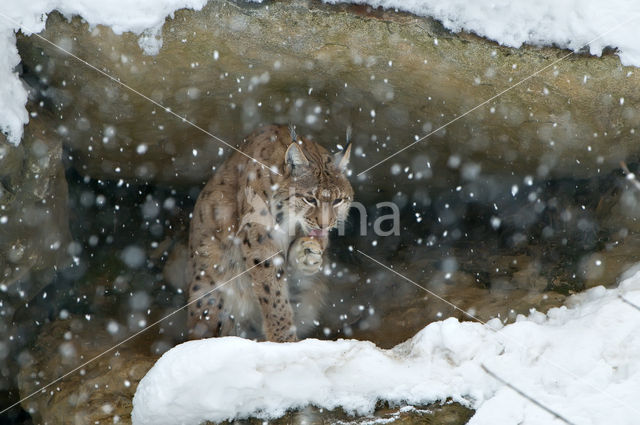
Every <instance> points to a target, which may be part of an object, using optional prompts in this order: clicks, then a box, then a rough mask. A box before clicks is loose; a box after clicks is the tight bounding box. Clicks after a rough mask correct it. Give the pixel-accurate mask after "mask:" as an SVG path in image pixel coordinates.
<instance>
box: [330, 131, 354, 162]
mask: <svg viewBox="0 0 640 425" xmlns="http://www.w3.org/2000/svg"><path fill="white" fill-rule="evenodd" d="M350 156H351V126H349V127H347V141H346V144H345V147H344V149H342V151H341V152H338V153H336V154H334V155H333V163H334V164H335V165H336V167H338V169H340V171H344V170H346V169H347V166H348V165H349V157H350Z"/></svg>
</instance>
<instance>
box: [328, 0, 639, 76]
mask: <svg viewBox="0 0 640 425" xmlns="http://www.w3.org/2000/svg"><path fill="white" fill-rule="evenodd" d="M323 1H324V2H325V3H342V2H343V1H342V0H323ZM351 3H358V4H369V5H371V6H373V7H383V8H385V9H397V10H402V11H406V12H410V13H414V14H416V15H420V16H430V17H432V18H435V19H437V20H439V21H441V22H442V24H443V25H444V26H445V28H447V29H449V30H451V31H454V32H458V31H462V30H465V31H468V32H473V33H476V34H478V35H480V36H482V37H486V38H488V39H490V40H494V41H496V42H498V43H500V44H503V45H505V46H510V47H516V48H518V47H520V46H522V44H524V43H528V44H533V45H537V46H551V45H555V46H558V47H561V48H568V49H571V50H576V51H577V50H580V49H582V47H583V46H585V45H586V44H587V43H589V51H590V53H591V54H592V55H597V56H599V55H600V54H602V50H603V49H604V48H605V47H612V48H615V49H617V50H618V55H619V56H620V60H621V61H622V63H623V64H624V65H632V66H640V46H639V45H638V43H637V40H638V37H640V30H639V28H640V26H639V24H640V2H638V1H636V0H608V1H604V0H562V1H557V0H536V1H531V0H447V1H442V0H351Z"/></svg>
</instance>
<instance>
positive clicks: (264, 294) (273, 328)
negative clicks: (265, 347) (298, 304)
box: [242, 225, 298, 342]
mask: <svg viewBox="0 0 640 425" xmlns="http://www.w3.org/2000/svg"><path fill="white" fill-rule="evenodd" d="M242 238H243V242H242V252H243V255H244V257H245V261H246V264H247V269H250V270H249V274H250V275H251V280H252V288H253V292H254V293H255V295H256V298H257V299H258V301H259V303H260V309H261V310H262V323H263V328H264V333H265V335H266V337H267V340H269V341H276V342H286V341H297V339H298V338H297V336H296V330H295V326H294V325H293V309H292V308H291V304H290V303H289V288H288V286H287V279H286V276H285V272H284V261H283V260H282V258H284V253H280V254H279V255H277V256H275V257H273V258H270V257H272V256H273V255H274V254H275V253H277V252H278V251H279V248H278V247H276V245H275V244H274V243H273V241H272V239H271V237H270V235H269V232H268V231H267V229H266V228H265V227H264V226H262V225H247V226H246V228H245V230H244V231H243V236H242Z"/></svg>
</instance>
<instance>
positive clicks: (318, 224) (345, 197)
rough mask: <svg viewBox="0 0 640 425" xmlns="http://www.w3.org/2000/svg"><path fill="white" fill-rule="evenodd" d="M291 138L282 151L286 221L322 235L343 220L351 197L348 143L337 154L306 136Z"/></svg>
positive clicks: (307, 232)
mask: <svg viewBox="0 0 640 425" xmlns="http://www.w3.org/2000/svg"><path fill="white" fill-rule="evenodd" d="M291 133H292V134H291V136H292V142H291V144H290V145H289V147H288V148H287V151H286V153H285V159H284V162H285V167H284V171H285V179H284V180H285V181H286V182H287V185H286V186H288V187H286V188H285V187H283V189H285V190H286V192H287V194H286V197H287V203H288V208H287V209H288V217H287V218H288V222H289V224H290V225H294V226H297V225H299V226H300V227H301V228H302V231H303V233H305V234H307V235H310V236H317V237H323V236H326V235H327V233H328V232H329V230H331V229H333V228H335V227H337V226H338V224H340V223H341V222H344V221H345V220H346V218H347V215H348V213H349V208H350V206H351V202H352V201H353V189H352V188H351V184H350V183H349V180H347V177H346V175H345V173H346V171H347V165H348V164H349V155H350V153H351V145H350V144H349V143H348V142H347V145H346V147H345V148H344V149H343V150H342V151H341V152H338V153H336V154H333V155H332V154H330V153H329V152H327V150H326V149H324V148H323V147H322V146H320V145H318V144H317V143H315V142H312V141H310V140H306V139H297V138H296V136H295V132H293V131H292V132H291Z"/></svg>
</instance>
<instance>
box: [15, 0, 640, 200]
mask: <svg viewBox="0 0 640 425" xmlns="http://www.w3.org/2000/svg"><path fill="white" fill-rule="evenodd" d="M42 35H43V36H44V37H47V38H48V39H50V40H52V41H53V42H55V43H57V44H59V45H61V46H63V47H64V48H66V49H70V51H71V52H73V53H74V54H76V55H78V56H79V57H81V58H83V59H84V60H86V61H88V62H89V63H91V64H93V65H95V66H96V67H97V68H99V69H101V70H104V71H105V72H107V73H109V74H110V75H112V76H114V78H117V79H119V80H120V81H122V82H124V83H126V84H128V85H129V86H130V87H132V88H134V89H135V90H137V91H139V92H140V93H142V94H144V95H145V96H148V97H149V98H150V99H152V100H153V101H155V102H158V103H159V104H161V105H163V106H165V107H168V108H171V111H173V112H175V113H176V114H179V115H180V116H183V117H185V118H186V119H188V120H189V121H191V122H192V123H194V124H196V125H197V126H199V127H201V128H202V129H204V130H206V131H209V132H210V133H211V134H213V135H216V136H217V137H220V138H221V139H222V140H224V141H227V142H229V143H230V144H235V143H237V142H238V141H239V140H240V138H241V137H242V136H243V135H245V134H247V133H248V132H250V131H252V130H253V129H255V128H256V127H257V126H258V125H260V124H264V123H271V122H274V121H275V122H294V123H297V124H298V125H299V126H300V127H301V128H302V129H303V132H304V133H310V134H311V135H313V136H315V137H316V138H317V139H321V140H323V141H324V142H325V144H327V145H328V146H334V145H335V144H337V143H340V142H343V139H344V136H343V135H344V132H345V129H346V127H347V126H348V125H352V126H353V128H354V139H355V143H356V146H357V148H358V149H356V151H357V155H355V159H354V170H355V171H356V172H360V171H362V170H365V169H367V168H369V167H370V166H372V165H374V164H376V163H377V162H378V161H380V160H383V159H385V158H386V157H387V156H388V155H390V154H393V153H395V152H396V151H397V150H398V149H399V148H401V147H404V146H407V145H409V144H410V143H412V142H413V141H414V140H415V137H416V136H422V135H425V134H427V133H430V132H431V131H433V130H436V129H438V128H439V127H440V126H442V125H444V124H446V123H448V122H449V121H451V120H452V119H455V118H460V119H459V120H457V121H455V122H454V123H452V124H451V125H450V126H448V127H447V128H446V129H443V130H441V131H438V132H437V133H435V134H434V135H432V136H430V137H429V138H428V139H426V140H425V141H423V142H421V143H419V144H418V145H416V146H415V147H412V148H409V149H407V150H405V151H403V152H402V153H400V154H399V155H397V156H395V157H394V158H393V159H392V160H390V161H388V162H385V163H384V164H382V165H380V166H378V167H376V168H374V169H372V170H371V171H369V172H368V173H367V174H366V175H367V176H369V177H370V178H369V179H368V180H366V181H362V182H361V184H362V187H363V188H365V189H366V188H367V187H369V188H370V187H379V186H383V187H382V190H385V189H386V187H384V186H385V185H384V184H383V183H382V180H381V178H383V177H385V176H387V175H388V174H389V171H390V167H391V166H392V165H393V164H395V163H398V164H402V165H403V168H404V166H406V165H408V166H409V167H410V170H409V172H408V173H406V174H409V173H411V177H410V179H409V180H408V181H406V183H407V184H410V185H411V184H416V185H424V184H425V183H428V184H429V185H430V186H439V185H440V186H444V185H450V184H451V181H452V179H453V180H455V179H463V180H464V179H470V178H474V176H475V177H477V176H478V175H480V176H481V175H483V174H485V173H492V174H501V175H511V174H512V171H514V170H518V173H519V174H521V175H526V174H529V175H531V176H533V177H540V178H545V177H550V176H564V177H566V176H570V177H576V176H578V177H585V176H592V175H594V174H597V173H600V172H608V171H610V170H611V169H614V168H617V167H618V166H619V161H620V160H622V159H625V158H629V157H630V156H632V155H634V154H636V153H637V152H638V147H637V143H636V135H635V128H636V127H637V126H638V125H639V124H640V112H638V111H637V110H636V108H635V105H636V104H637V103H638V101H640V73H638V72H635V69H633V68H626V67H623V66H621V65H620V62H619V60H618V58H617V57H616V56H615V55H613V54H608V55H605V56H603V57H602V58H595V57H589V56H585V55H572V56H569V57H568V58H566V59H564V60H562V61H560V62H558V63H555V64H553V65H551V64H552V63H553V62H554V61H556V60H557V59H560V58H561V57H562V56H564V55H565V54H566V52H564V51H559V50H557V49H553V48H531V47H524V48H522V49H518V50H515V49H510V48H504V47H500V46H498V45H496V44H495V43H493V42H489V41H486V40H483V39H480V38H478V37H475V36H472V35H468V34H459V35H455V34H451V33H449V32H446V31H444V30H443V29H442V27H441V26H440V25H439V24H438V23H436V22H434V21H432V20H429V19H424V18H419V17H415V16H411V15H407V14H398V13H392V12H389V13H388V12H382V11H378V10H370V9H368V8H363V7H355V6H353V7H351V6H326V5H322V4H319V3H317V2H307V1H303V0H293V1H286V2H273V3H269V4H261V5H255V4H248V3H241V4H236V3H234V2H230V1H215V2H210V3H209V4H208V5H207V6H206V7H205V8H204V9H203V10H202V11H200V12H193V11H188V10H182V11H178V12H177V13H176V14H175V17H174V18H173V19H169V20H167V22H166V24H165V25H164V27H163V31H162V47H161V48H160V51H159V53H158V54H157V55H155V56H147V55H145V54H144V53H143V51H142V50H141V48H140V46H139V44H141V43H139V40H138V38H137V37H136V36H134V35H132V34H127V33H125V34H122V35H117V34H114V33H113V32H112V31H111V30H110V29H108V28H104V27H100V26H98V27H96V28H88V27H87V25H86V24H84V23H83V22H82V21H81V20H80V19H78V18H75V19H73V20H72V21H71V22H68V21H66V20H64V19H63V18H62V17H60V16H58V15H55V14H53V15H51V16H50V18H49V21H48V25H47V29H46V30H45V31H44V32H43V34H42ZM19 50H20V54H21V56H22V58H23V62H24V66H25V70H26V73H25V78H26V79H27V80H28V81H30V82H31V83H32V84H34V85H37V86H40V87H42V88H43V94H44V95H45V96H46V97H47V98H48V99H49V100H50V102H52V106H54V107H55V108H56V110H57V111H58V113H57V114H56V117H55V118H51V119H48V118H43V117H40V118H39V119H42V120H44V121H46V124H47V125H48V126H49V127H50V128H57V129H58V132H59V134H60V136H61V138H62V139H63V140H64V142H65V143H66V144H67V145H68V146H69V147H71V148H72V149H73V156H74V162H75V164H76V165H77V167H78V168H79V169H81V170H82V173H85V174H87V175H91V176H93V177H107V178H139V179H142V180H153V181H170V182H180V183H187V182H192V183H201V182H202V181H203V179H205V178H206V176H208V175H209V174H210V172H211V167H212V166H215V165H217V164H219V163H220V162H221V161H222V159H223V157H224V156H226V155H224V153H225V152H228V151H229V148H228V147H227V146H225V145H224V144H222V143H221V142H220V141H218V140H214V139H213V138H211V137H209V136H208V135H206V134H204V133H203V132H202V131H200V130H198V129H196V128H194V127H193V126H191V125H189V124H188V123H186V122H183V121H181V120H180V119H179V118H176V117H175V116H173V115H171V114H169V113H167V112H165V111H163V109H162V108H161V107H160V106H158V104H154V103H152V102H150V101H149V100H146V99H144V98H142V97H140V96H139V95H138V94H135V93H133V92H132V91H130V90H128V89H126V88H125V87H123V86H121V85H118V84H116V83H114V82H113V81H110V80H109V79H107V78H106V77H104V76H103V75H100V74H98V73H97V72H96V71H95V70H93V69H90V68H89V67H87V66H85V65H83V64H81V63H79V62H78V61H76V60H75V59H72V58H70V57H69V56H67V55H66V54H64V53H62V52H61V51H59V50H57V49H56V48H54V47H52V46H50V45H48V44H46V43H44V42H43V41H41V40H39V39H37V38H35V37H21V38H20V39H19ZM545 67H548V68H546V69H545V70H544V71H541V72H540V73H538V74H536V75H534V76H532V77H530V76H531V75H532V74H533V73H534V72H536V71H539V70H541V69H543V68H545ZM529 77H530V78H529ZM525 78H528V79H527V80H526V81H525V82H523V83H522V84H519V85H518V86H517V87H515V88H513V89H512V90H510V91H508V92H505V93H504V94H502V95H501V96H500V97H498V98H495V99H492V100H490V101H488V102H487V104H486V105H485V106H482V107H480V108H478V109H476V110H474V111H473V112H470V113H468V114H466V113H467V111H469V110H470V109H471V108H474V107H475V106H477V105H479V104H481V103H482V102H484V101H486V100H488V99H491V98H492V97H493V96H495V95H496V94H498V93H501V92H503V91H504V90H506V89H508V88H509V87H511V86H512V85H514V84H516V83H517V82H519V81H521V80H522V79H525ZM463 115H464V116H463ZM223 155H224V156H223ZM405 178H406V176H405ZM405 178H403V180H404V179H405ZM399 179H400V177H398V180H399ZM394 190H395V189H394ZM361 192H363V193H364V194H363V196H367V195H366V194H367V193H368V192H367V191H366V190H365V191H361Z"/></svg>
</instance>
